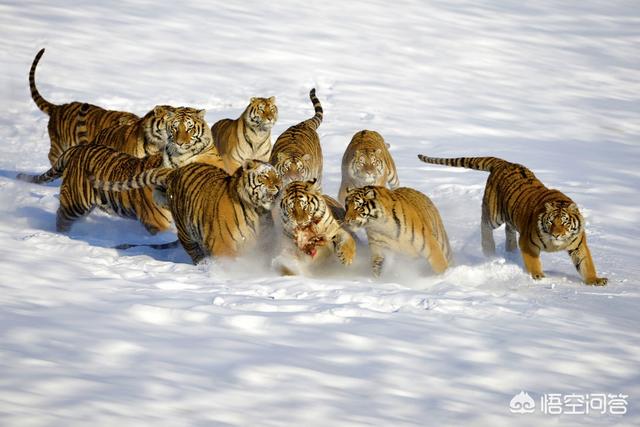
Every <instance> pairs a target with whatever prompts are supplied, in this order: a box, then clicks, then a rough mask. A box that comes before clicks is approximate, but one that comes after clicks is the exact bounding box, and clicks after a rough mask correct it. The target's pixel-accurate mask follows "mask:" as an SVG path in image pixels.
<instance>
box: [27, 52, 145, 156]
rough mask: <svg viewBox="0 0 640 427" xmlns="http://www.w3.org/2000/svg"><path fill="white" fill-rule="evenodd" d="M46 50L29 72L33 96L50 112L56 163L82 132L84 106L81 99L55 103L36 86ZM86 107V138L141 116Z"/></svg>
mask: <svg viewBox="0 0 640 427" xmlns="http://www.w3.org/2000/svg"><path fill="white" fill-rule="evenodd" d="M43 54H44V49H41V50H40V51H39V52H38V53H37V54H36V56H35V58H34V59H33V63H32V64H31V70H30V72H29V88H30V90H31V98H32V99H33V101H34V102H35V104H36V105H37V106H38V108H39V109H40V110H41V111H42V112H43V113H45V114H47V115H48V116H49V124H48V130H49V139H50V141H51V147H50V148H49V154H48V158H49V163H50V164H51V166H53V165H55V163H56V161H57V160H58V157H60V155H61V154H62V153H63V152H64V151H65V150H66V149H67V148H69V147H72V146H74V145H77V144H78V143H79V142H78V140H79V138H80V135H78V113H79V112H80V108H82V105H83V103H82V102H69V103H66V104H60V105H56V104H52V103H51V102H49V101H47V100H46V99H44V98H43V97H42V95H40V92H39V91H38V89H37V87H36V81H35V73H36V67H37V65H38V62H39V61H40V58H41V57H42V55H43ZM86 108H87V111H86V120H85V122H86V138H87V139H88V140H89V141H91V140H93V139H94V138H95V137H96V135H97V134H98V133H99V132H100V131H101V130H102V129H106V128H110V127H113V126H120V125H125V124H131V123H135V122H136V121H137V120H139V119H140V118H139V117H138V116H137V115H135V114H133V113H128V112H124V111H115V110H105V109H104V108H101V107H98V106H96V105H91V104H87V107H86Z"/></svg>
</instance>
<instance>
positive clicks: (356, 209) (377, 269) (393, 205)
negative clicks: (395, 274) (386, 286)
mask: <svg viewBox="0 0 640 427" xmlns="http://www.w3.org/2000/svg"><path fill="white" fill-rule="evenodd" d="M345 206H346V210H347V212H346V214H345V218H344V222H345V224H346V225H347V226H348V227H351V228H352V229H354V230H357V229H359V228H364V229H365V230H366V233H367V238H368V240H369V248H370V250H371V264H372V270H373V274H374V276H376V277H378V276H380V274H381V272H382V267H383V264H384V260H385V256H386V253H387V252H388V251H392V252H400V253H404V254H406V255H409V256H412V257H416V258H420V257H422V258H424V259H426V260H427V261H428V262H429V264H430V265H431V268H432V269H433V271H434V272H435V273H442V272H444V271H445V270H446V269H447V267H448V266H449V262H450V261H451V258H452V257H451V247H450V245H449V238H448V237H447V232H446V230H445V228H444V224H443V223H442V219H441V218H440V214H439V212H438V209H437V208H436V207H435V205H434V204H433V202H431V200H430V199H429V198H428V197H427V196H425V195H424V194H422V193H421V192H419V191H416V190H414V189H412V188H406V187H401V188H397V189H395V190H389V189H388V188H386V187H382V186H375V185H367V186H365V187H361V188H355V189H352V188H349V189H347V198H346V205H345Z"/></svg>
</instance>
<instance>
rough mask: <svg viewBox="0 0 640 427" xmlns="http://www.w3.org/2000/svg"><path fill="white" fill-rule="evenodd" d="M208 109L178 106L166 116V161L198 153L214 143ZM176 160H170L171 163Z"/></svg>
mask: <svg viewBox="0 0 640 427" xmlns="http://www.w3.org/2000/svg"><path fill="white" fill-rule="evenodd" d="M205 114H206V111H205V110H198V109H195V108H191V107H178V108H175V109H174V111H173V112H171V113H168V114H167V117H166V132H167V145H166V146H165V150H164V155H165V157H164V159H165V162H166V161H167V160H170V159H172V158H179V157H181V156H185V155H187V156H191V155H195V154H198V153H200V152H202V151H204V150H205V149H207V148H209V147H210V146H211V145H212V144H213V137H212V136H211V129H210V128H209V125H208V124H207V122H206V121H205V118H204V116H205ZM173 163H175V161H173V162H170V164H173Z"/></svg>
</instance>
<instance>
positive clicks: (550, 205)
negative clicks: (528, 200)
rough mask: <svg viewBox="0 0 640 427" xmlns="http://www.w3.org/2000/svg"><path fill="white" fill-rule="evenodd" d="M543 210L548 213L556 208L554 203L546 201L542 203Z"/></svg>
mask: <svg viewBox="0 0 640 427" xmlns="http://www.w3.org/2000/svg"><path fill="white" fill-rule="evenodd" d="M544 210H545V212H547V213H549V212H553V211H555V210H556V205H555V204H554V203H553V202H546V203H545V204H544Z"/></svg>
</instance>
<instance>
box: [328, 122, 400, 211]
mask: <svg viewBox="0 0 640 427" xmlns="http://www.w3.org/2000/svg"><path fill="white" fill-rule="evenodd" d="M365 185H378V186H383V187H384V186H387V185H388V186H389V188H391V189H394V188H397V187H398V185H400V182H399V181H398V173H397V171H396V165H395V163H394V162H393V158H392V157H391V154H390V153H389V150H388V145H387V144H386V143H385V142H384V139H383V138H382V136H381V135H380V134H379V133H378V132H376V131H372V130H363V131H360V132H357V133H356V134H355V135H353V138H352V139H351V142H350V143H349V146H348V147H347V149H346V151H345V152H344V156H342V183H341V184H340V191H339V193H338V200H340V203H343V204H344V203H345V199H346V197H347V188H349V187H364V186H365Z"/></svg>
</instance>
